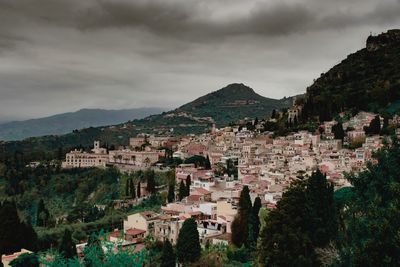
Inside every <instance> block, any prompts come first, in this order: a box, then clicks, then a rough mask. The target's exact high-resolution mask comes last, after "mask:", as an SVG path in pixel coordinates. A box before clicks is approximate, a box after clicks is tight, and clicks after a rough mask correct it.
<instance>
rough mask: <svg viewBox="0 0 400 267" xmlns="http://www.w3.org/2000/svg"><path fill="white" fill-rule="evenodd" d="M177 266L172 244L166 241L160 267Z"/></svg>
mask: <svg viewBox="0 0 400 267" xmlns="http://www.w3.org/2000/svg"><path fill="white" fill-rule="evenodd" d="M175 266H176V255H175V252H174V249H173V248H172V245H171V242H169V240H168V239H167V240H165V241H164V244H163V249H162V254H161V265H160V267H175Z"/></svg>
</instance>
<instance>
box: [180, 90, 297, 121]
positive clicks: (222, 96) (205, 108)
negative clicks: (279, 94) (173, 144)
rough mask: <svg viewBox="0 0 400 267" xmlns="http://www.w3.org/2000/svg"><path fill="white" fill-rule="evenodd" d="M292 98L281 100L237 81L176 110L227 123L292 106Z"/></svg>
mask: <svg viewBox="0 0 400 267" xmlns="http://www.w3.org/2000/svg"><path fill="white" fill-rule="evenodd" d="M291 101H292V100H291V98H283V99H281V100H277V99H271V98H266V97H263V96H261V95H259V94H257V93H256V92H254V90H253V89H251V88H250V87H248V86H246V85H244V84H240V83H234V84H230V85H228V86H226V87H224V88H222V89H220V90H218V91H215V92H212V93H209V94H207V95H205V96H202V97H199V98H197V99H196V100H194V101H192V102H190V103H188V104H186V105H183V106H181V107H180V108H178V109H176V110H175V111H174V113H175V114H177V113H179V112H182V113H188V114H191V115H192V116H194V117H203V118H207V117H210V118H212V119H213V121H214V122H215V123H216V124H217V125H218V126H223V125H227V124H229V123H230V122H236V121H238V120H240V119H243V118H246V117H249V118H255V117H259V118H265V117H268V116H269V115H270V114H271V112H272V110H273V109H277V110H279V109H281V108H287V107H289V106H290V105H291V104H292V102H291Z"/></svg>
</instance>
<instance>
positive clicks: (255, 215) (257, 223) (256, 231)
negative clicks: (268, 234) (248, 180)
mask: <svg viewBox="0 0 400 267" xmlns="http://www.w3.org/2000/svg"><path fill="white" fill-rule="evenodd" d="M260 209H261V198H260V197H256V199H255V200H254V204H253V208H252V209H251V213H252V216H253V218H254V225H253V229H252V230H253V235H254V240H255V241H256V242H257V238H258V235H259V232H260V218H259V216H258V213H259V212H260Z"/></svg>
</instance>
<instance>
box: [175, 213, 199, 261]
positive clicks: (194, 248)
mask: <svg viewBox="0 0 400 267" xmlns="http://www.w3.org/2000/svg"><path fill="white" fill-rule="evenodd" d="M176 249H177V256H178V260H179V262H180V263H183V264H184V265H185V264H187V263H190V262H195V261H197V260H198V259H199V258H200V255H201V247H200V241H199V232H198V231H197V224H196V222H195V220H194V219H193V218H189V219H187V220H185V221H184V223H183V225H182V228H181V230H180V231H179V236H178V242H177V245H176Z"/></svg>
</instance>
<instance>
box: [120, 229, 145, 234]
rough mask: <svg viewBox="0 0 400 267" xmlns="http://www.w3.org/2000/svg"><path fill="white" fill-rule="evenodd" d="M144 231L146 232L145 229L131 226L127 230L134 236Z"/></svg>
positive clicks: (126, 232)
mask: <svg viewBox="0 0 400 267" xmlns="http://www.w3.org/2000/svg"><path fill="white" fill-rule="evenodd" d="M144 233H146V231H145V230H142V229H137V228H131V229H128V230H126V231H125V234H126V235H132V236H135V235H140V234H144Z"/></svg>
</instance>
